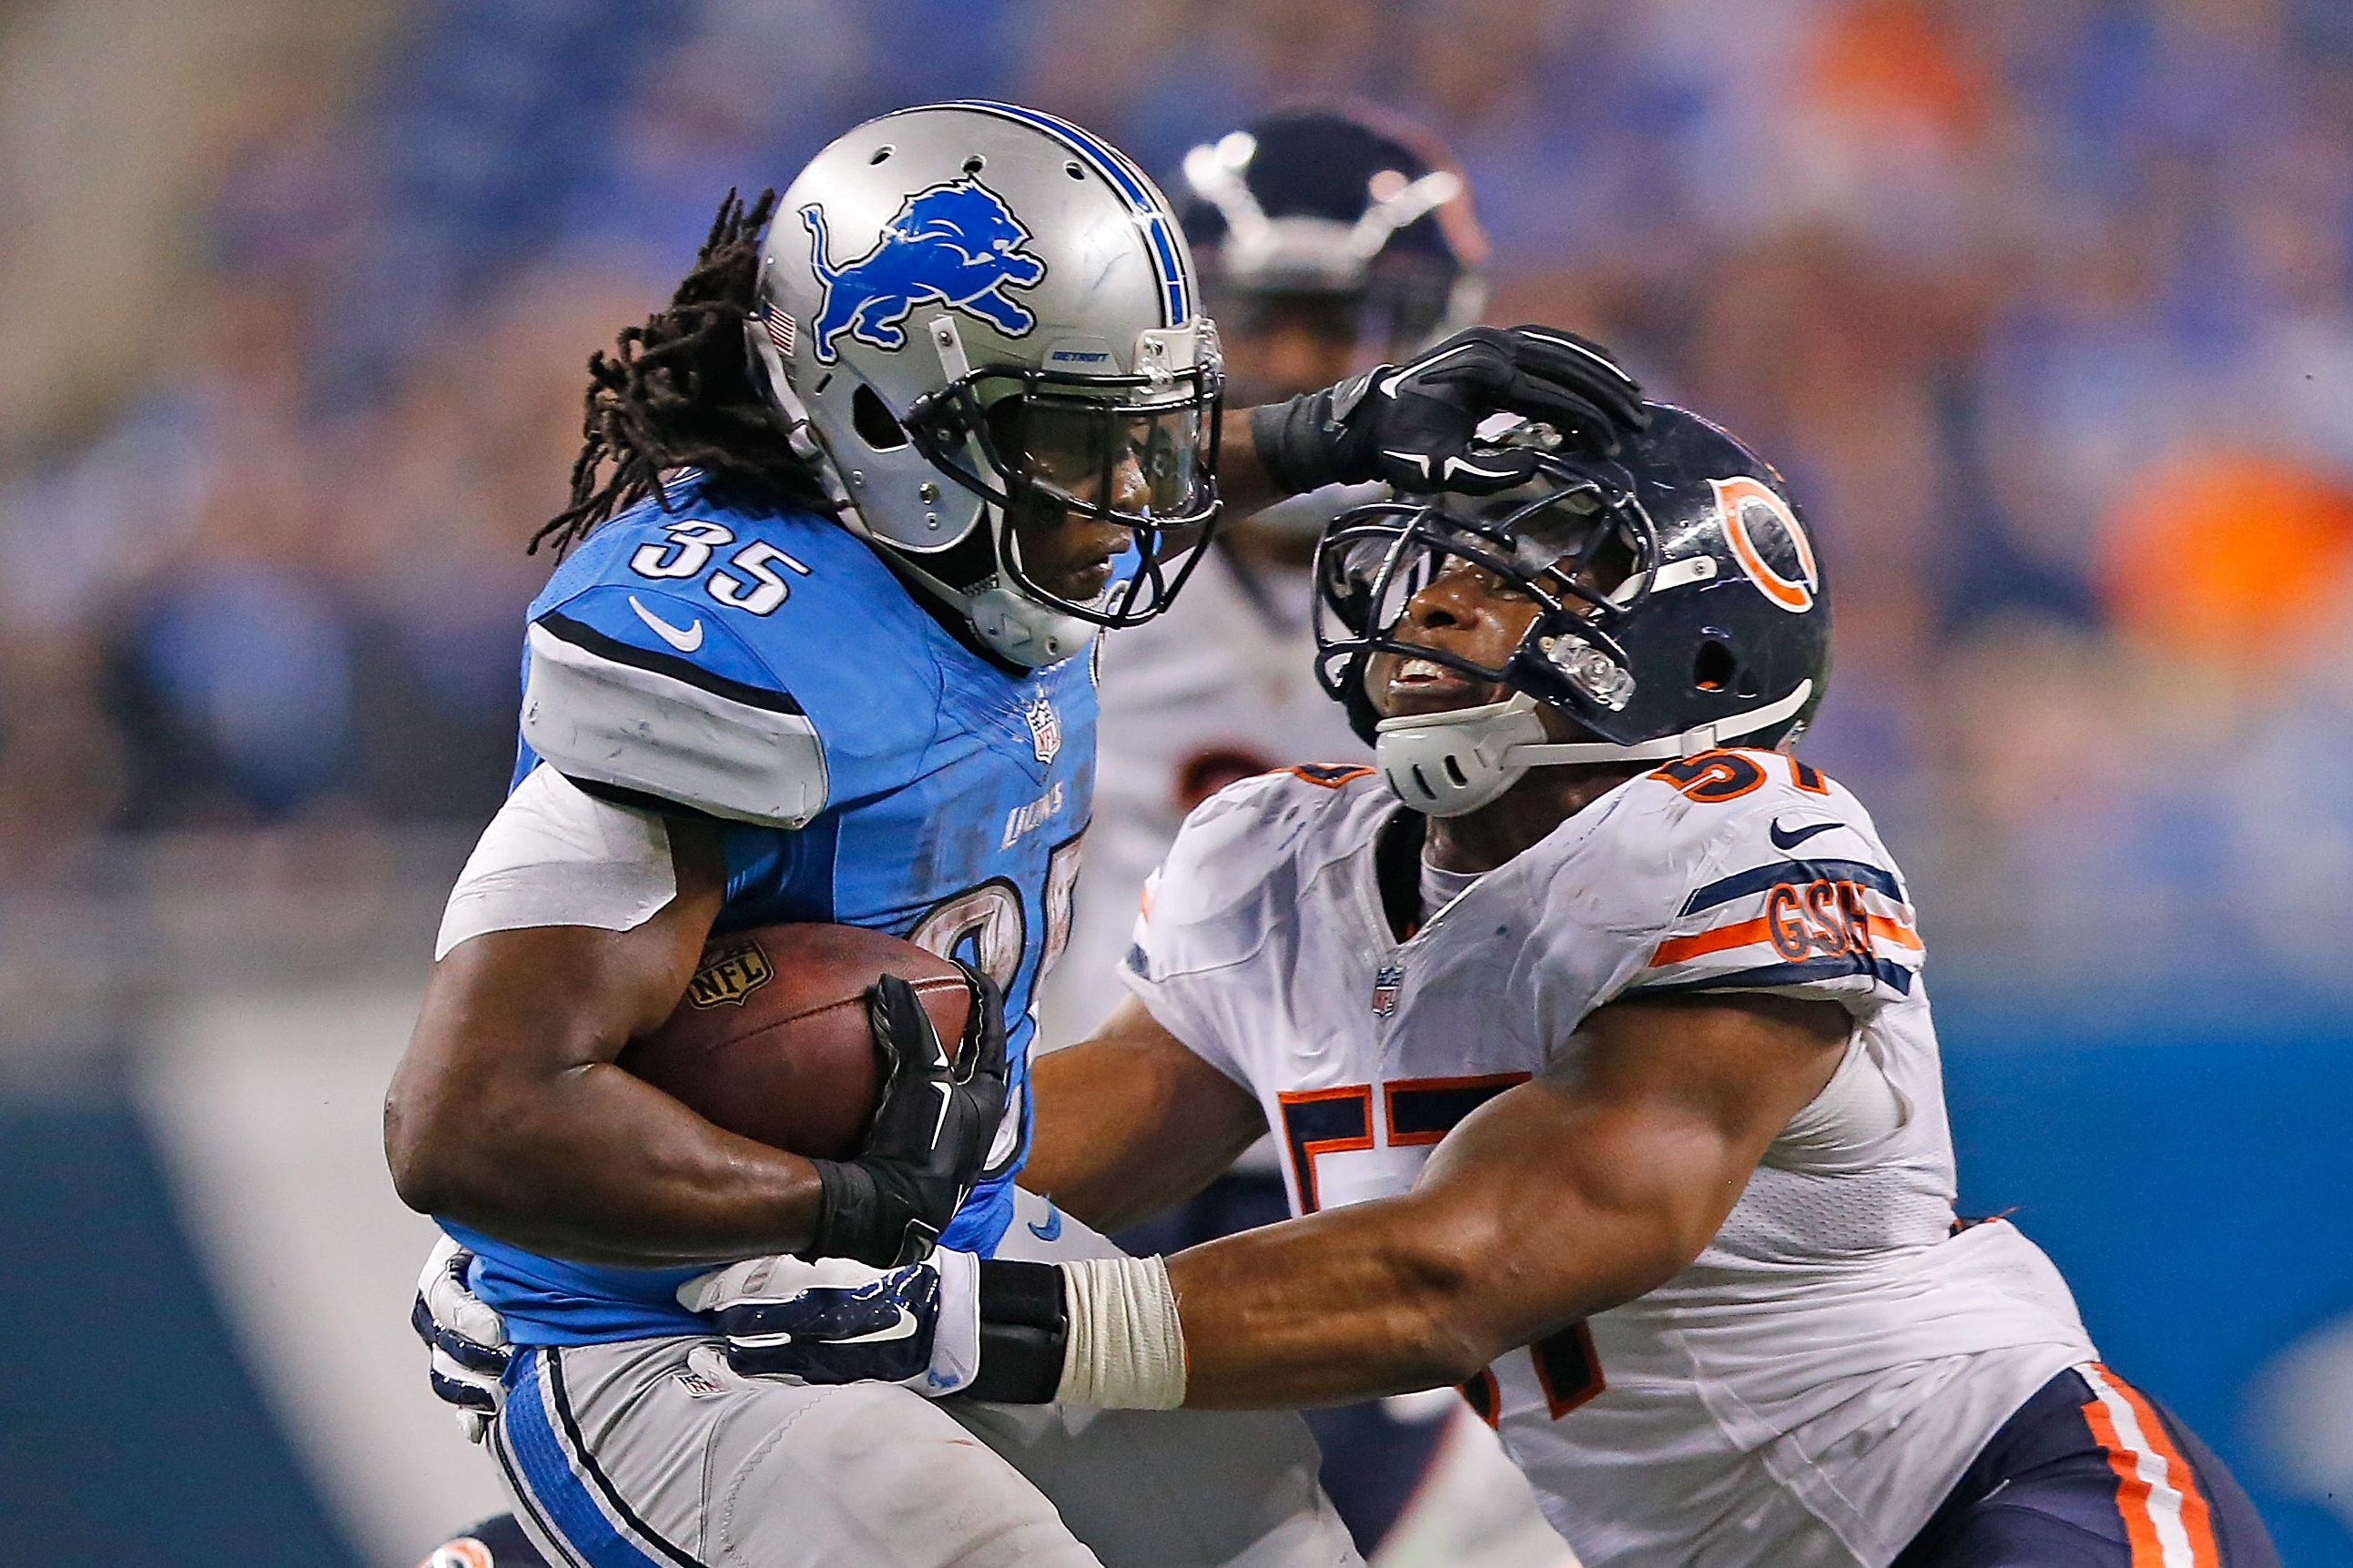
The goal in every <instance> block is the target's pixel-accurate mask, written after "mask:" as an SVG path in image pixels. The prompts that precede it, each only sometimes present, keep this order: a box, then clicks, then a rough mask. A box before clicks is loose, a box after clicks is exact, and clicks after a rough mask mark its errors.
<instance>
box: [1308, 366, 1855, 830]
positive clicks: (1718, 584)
mask: <svg viewBox="0 0 2353 1568" xmlns="http://www.w3.org/2000/svg"><path fill="white" fill-rule="evenodd" d="M1650 408H1651V425H1650V428H1649V429H1647V430H1645V431H1643V432H1642V433H1641V435H1639V436H1636V437H1630V438H1629V439H1628V440H1627V442H1626V444H1625V446H1624V447H1623V449H1622V450H1621V451H1620V454H1619V455H1618V457H1617V458H1614V459H1613V458H1598V457H1591V456H1586V455H1572V454H1570V453H1568V452H1567V451H1563V450H1552V451H1551V452H1550V453H1549V455H1548V456H1547V457H1546V458H1545V459H1544V461H1543V463H1542V465H1541V471H1540V472H1539V474H1538V476H1537V478H1536V479H1535V480H1534V481H1532V482H1531V483H1530V484H1527V485H1525V486H1523V487H1521V488H1520V489H1516V490H1513V491H1509V492H1507V493H1505V494H1504V495H1502V496H1496V497H1490V498H1487V499H1485V500H1479V501H1472V500H1466V499H1464V498H1461V497H1452V496H1443V497H1430V498H1413V499H1411V500H1396V501H1388V502H1381V503H1378V504H1376V505H1372V506H1366V507H1359V508H1357V509H1356V510H1353V511H1351V512H1348V513H1346V514H1345V515H1344V516H1342V517H1341V518H1339V519H1338V520H1337V521H1335V522H1334V524H1333V525H1332V528H1331V529H1330V531H1328V532H1327V533H1326V534H1325V536H1324V541H1323V542H1322V544H1321V546H1320V547H1319V548H1318V550H1317V552H1316V563H1315V579H1316V591H1317V592H1316V598H1317V603H1316V606H1315V636H1316V646H1317V654H1316V663H1317V670H1316V673H1317V676H1318V678H1319V679H1321V680H1322V681H1323V683H1324V689H1325V690H1326V691H1328V692H1329V693H1331V694H1332V696H1334V697H1335V698H1337V699H1338V700H1340V701H1342V702H1344V703H1345V704H1346V705H1347V709H1348V714H1349V718H1350V720H1351V721H1352V722H1353V723H1354V724H1355V726H1356V731H1357V732H1358V733H1359V734H1361V735H1363V736H1364V737H1365V739H1366V740H1367V741H1370V742H1373V746H1374V752H1375V760H1376V762H1377V763H1378V765H1379V766H1380V768H1381V771H1382V773H1383V774H1384V776H1385V777H1386V778H1387V779H1388V784H1389V787H1390V788H1391V789H1392V790H1393V791H1395V792H1396V794H1397V795H1398V798H1399V799H1401V800H1403V801H1404V802H1405V803H1406V804H1407V805H1409V806H1412V807H1413V808H1414V809H1415V810H1417V811H1420V812H1422V813H1424V814H1425V815H1428V816H1460V815H1461V814H1462V813H1464V812H1468V811H1475V810H1477V809H1478V808H1479V807H1480V806H1482V805H1486V804H1487V803H1488V802H1490V801H1492V800H1493V799H1495V798H1496V797H1497V796H1498V795H1502V794H1503V793H1504V791H1505V790H1507V789H1509V788H1511V787H1512V785H1513V784H1516V783H1517V782H1518V781H1519V780H1520V778H1521V777H1522V776H1523V775H1524V774H1525V773H1526V772H1527V770H1528V769H1529V768H1530V767H1541V766H1546V765H1558V764H1563V763H1631V762H1649V761H1656V760H1664V759H1670V758H1674V757H1681V756H1691V755H1694V754H1696V753H1698V752H1704V751H1708V750H1711V749H1713V748H1715V747H1716V746H1720V745H1725V744H1727V743H1731V742H1740V743H1742V744H1746V745H1752V746H1775V745H1781V744H1785V743H1787V742H1789V741H1791V740H1793V739H1795V737H1796V736H1797V735H1798V734H1799V732H1800V731H1803V730H1804V728H1805V726H1806V725H1807V723H1808V722H1809V721H1810V720H1811V719H1812V716H1813V712H1814V710H1815V708H1816V707H1817V706H1818V705H1819V704H1820V700H1821V696H1822V690H1823V683H1824V681H1825V679H1827V678H1828V676H1829V672H1830V603H1829V600H1828V598H1827V597H1826V595H1825V594H1824V592H1823V588H1822V576H1821V570H1820V564H1819V563H1818V561H1817V559H1816V556H1815V553H1814V546H1813V541H1812V537H1811V535H1810V532H1809V531H1808V529H1807V526H1806V522H1805V519H1804V516H1803V514H1802V513H1800V512H1799V510H1798V507H1797V503H1796V502H1795V501H1794V500H1791V499H1790V496H1789V493H1788V488H1787V486H1786V485H1785V484H1784V483H1783V481H1782V479H1781V477H1780V475H1779V474H1778V473H1776V472H1775V471H1774V469H1773V468H1772V466H1771V465H1770V464H1768V463H1767V462H1766V461H1765V460H1764V459H1763V458H1759V457H1757V455H1756V454H1755V453H1753V452H1751V451H1749V450H1748V449H1747V448H1746V447H1743V446H1742V445H1741V444H1740V443H1739V442H1737V441H1736V440H1734V439H1733V438H1732V437H1730V436H1729V435H1727V434H1725V432H1724V431H1723V430H1721V429H1719V428H1717V427H1716V426H1714V425H1712V424H1710V423H1709V422H1708V421H1706V420H1705V419H1703V418H1701V417H1700V416H1697V415H1695V414H1692V413H1689V412H1687V411H1685V410H1683V409H1681V408H1675V407H1671V406H1668V405H1662V404H1653V405H1650ZM1549 437H1550V432H1548V431H1546V430H1545V429H1544V428H1543V427H1542V426H1523V427H1522V429H1521V431H1520V432H1518V433H1517V434H1516V435H1515V436H1514V437H1511V438H1512V439H1516V440H1519V441H1522V442H1524V443H1526V444H1530V445H1536V446H1539V447H1551V446H1556V443H1553V442H1551V441H1550V440H1549ZM1461 563H1468V564H1470V565H1472V566H1476V567H1480V568H1482V569H1484V570H1485V571H1487V572H1489V573H1492V574H1493V575H1494V576H1495V577H1496V578H1497V579H1499V580H1501V581H1502V582H1504V584H1508V585H1509V586H1510V587H1511V589H1512V590H1513V591H1514V592H1515V593H1518V594H1521V595H1525V596H1526V597H1528V598H1529V599H1531V600H1533V601H1534V602H1535V605H1537V606H1538V613H1537V615H1536V617H1535V622H1534V623H1533V624H1532V625H1531V626H1529V627H1528V630H1527V632H1526V634H1525V636H1524V637H1522V638H1521V639H1520V642H1519V644H1518V646H1517V647H1514V649H1513V651H1512V654H1511V657H1510V658H1508V659H1507V660H1506V661H1505V662H1504V665H1503V666H1502V667H1501V668H1487V667H1485V666H1483V665H1480V664H1477V663H1474V662H1473V661H1472V660H1470V659H1468V658H1462V657H1460V656H1458V655H1456V654H1454V653H1451V652H1450V651H1448V650H1445V649H1441V648H1434V647H1422V646H1419V645H1418V644H1413V643H1409V642H1405V641H1401V640H1399V639H1398V636H1397V632H1398V626H1399V623H1400V622H1401V621H1402V620H1403V619H1404V617H1405V615H1406V611H1407V607H1408V605H1409V603H1410V601H1411V600H1412V598H1413V596H1414V595H1415V594H1417V593H1419V591H1420V590H1421V588H1422V587H1424V586H1425V585H1427V584H1429V583H1430V582H1431V581H1433V580H1434V579H1436V578H1437V577H1438V576H1440V574H1444V573H1446V572H1449V571H1451V570H1455V569H1456V568H1457V566H1458V565H1459V564H1461ZM1378 653H1394V654H1398V655H1401V656H1405V657H1410V658H1426V659H1433V660H1436V661H1437V662H1439V663H1440V664H1443V665H1447V666H1449V667H1451V668H1456V669H1459V670H1461V672H1463V673H1464V674H1466V675H1469V676H1471V677H1472V679H1478V680H1482V681H1490V682H1500V683H1501V684H1502V685H1503V686H1504V687H1505V688H1506V689H1508V691H1509V692H1510V695H1509V696H1508V697H1507V698H1505V699H1504V700H1502V701H1499V702H1492V703H1486V704H1482V705H1481V706H1478V707H1474V708H1468V709H1461V710H1455V711H1453V712H1449V713H1431V714H1419V715H1410V716H1401V717H1397V718H1389V719H1384V718H1382V717H1381V716H1380V715H1379V714H1378V713H1377V711H1376V710H1374V708H1373V705H1372V702H1371V700H1370V699H1369V698H1368V697H1367V696H1366V689H1365V678H1366V668H1367V665H1368V663H1369V661H1370V660H1371V658H1373V656H1374V655H1376V654H1378ZM1540 706H1541V707H1549V708H1551V709H1553V710H1555V711H1556V712H1558V713H1561V714H1564V715H1566V716H1567V717H1568V718H1569V719H1570V720H1572V721H1574V722H1575V724H1576V726H1577V728H1578V729H1579V730H1581V731H1584V732H1585V734H1586V735H1587V736H1588V737H1590V738H1589V739H1585V740H1576V741H1567V742H1560V741H1555V740H1553V739H1552V738H1551V737H1550V736H1549V735H1548V734H1547V733H1546V729H1545V726H1544V722H1543V719H1542V717H1541V715H1540V713H1539V711H1538V710H1539V707H1540Z"/></svg>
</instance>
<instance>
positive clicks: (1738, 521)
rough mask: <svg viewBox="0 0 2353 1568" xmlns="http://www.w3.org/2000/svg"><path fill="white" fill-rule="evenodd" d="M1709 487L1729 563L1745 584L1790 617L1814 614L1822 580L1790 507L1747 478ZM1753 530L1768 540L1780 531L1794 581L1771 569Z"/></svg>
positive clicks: (1715, 481)
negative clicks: (1793, 564)
mask: <svg viewBox="0 0 2353 1568" xmlns="http://www.w3.org/2000/svg"><path fill="white" fill-rule="evenodd" d="M1707 482H1708V483H1709V484H1710V485H1711V486H1713V487H1715V507H1716V511H1717V513H1718V515H1720V516H1721V517H1722V518H1723V519H1724V537H1725V542H1727V543H1729V544H1730V545H1731V546H1732V555H1733V559H1734V560H1736V561H1737V562H1739V563H1740V569H1741V571H1743V572H1745V573H1746V574H1747V575H1748V580H1749V581H1750V582H1752V583H1754V584H1757V588H1758V589H1759V590H1760V591H1761V592H1762V593H1763V594H1764V595H1765V596H1766V597H1767V598H1768V599H1770V600H1772V601H1773V602H1774V603H1775V604H1777V605H1780V606H1781V607H1782V608H1783V609H1785V610H1788V612H1789V613H1790V614H1792V615H1803V614H1805V612H1807V611H1808V610H1810V609H1812V608H1813V607H1814V587H1815V584H1817V583H1818V582H1820V578H1821V574H1820V571H1819V570H1817V569H1816V567H1815V565H1814V548H1813V546H1812V545H1810V544H1809V543H1807V542H1806V531H1805V529H1804V528H1803V527H1801V526H1799V522H1798V519H1797V517H1796V515H1795V514H1794V513H1792V512H1791V511H1790V510H1789V503H1788V501H1785V500H1782V499H1781V498H1780V497H1779V496H1778V495H1776V494H1774V493H1773V491H1772V489H1770V488H1769V487H1767V486H1766V485H1764V484H1761V483H1759V482H1758V481H1757V480H1755V479H1750V478H1748V477H1747V476H1746V475H1745V474H1744V475H1741V476H1739V477H1737V478H1734V479H1710V480H1708V481H1707ZM1752 530H1754V531H1762V532H1765V533H1766V534H1767V536H1768V538H1769V535H1770V534H1771V533H1772V532H1773V531H1779V532H1780V533H1781V534H1783V535H1784V536H1786V537H1787V538H1788V542H1789V548H1790V549H1791V551H1793V552H1795V553H1796V556H1797V567H1798V574H1797V575H1796V576H1795V577H1785V576H1783V575H1782V574H1780V573H1779V572H1778V571H1776V570H1775V569H1774V566H1773V563H1771V562H1770V561H1768V560H1767V559H1766V557H1765V552H1764V551H1763V550H1761V549H1759V548H1758V546H1757V532H1753V531H1752Z"/></svg>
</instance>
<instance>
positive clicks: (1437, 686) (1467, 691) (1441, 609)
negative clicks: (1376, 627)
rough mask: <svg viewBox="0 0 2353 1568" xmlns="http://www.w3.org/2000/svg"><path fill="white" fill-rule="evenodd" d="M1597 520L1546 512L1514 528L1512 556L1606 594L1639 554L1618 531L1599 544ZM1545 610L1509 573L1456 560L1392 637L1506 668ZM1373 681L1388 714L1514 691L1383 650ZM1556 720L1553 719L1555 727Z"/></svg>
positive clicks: (1371, 688) (1419, 596) (1370, 666)
mask: <svg viewBox="0 0 2353 1568" xmlns="http://www.w3.org/2000/svg"><path fill="white" fill-rule="evenodd" d="M1594 526H1595V525H1594V524H1593V523H1592V522H1591V521H1589V520H1588V519H1587V518H1585V517H1583V516H1582V515H1578V514H1573V513H1570V512H1567V511H1566V510H1559V509H1555V510H1548V511H1546V512H1544V513H1541V514H1539V515H1538V516H1536V517H1535V518H1533V519H1529V520H1526V521H1525V522H1524V523H1523V525H1522V526H1521V527H1520V528H1519V529H1518V530H1517V531H1516V532H1515V534H1514V538H1515V541H1516V546H1517V547H1516V549H1515V551H1514V554H1515V556H1516V557H1517V560H1518V562H1519V563H1520V564H1521V565H1523V566H1525V568H1527V569H1528V570H1529V572H1530V573H1531V574H1535V573H1538V572H1541V571H1543V570H1545V569H1546V567H1547V563H1549V570H1551V571H1553V572H1556V573H1560V574H1564V575H1566V576H1567V577H1568V578H1569V579H1571V580H1572V581H1574V582H1576V583H1577V584H1579V585H1581V586H1582V587H1585V588H1587V589H1589V590H1592V591H1595V592H1597V593H1605V592H1607V591H1609V590H1610V589H1612V588H1615V587H1617V586H1618V585H1619V584H1620V583H1622V582H1624V581H1625V579H1626V576H1627V574H1628V573H1629V572H1630V571H1631V570H1632V568H1633V555H1632V552H1631V550H1630V548H1629V547H1628V546H1627V545H1626V543H1625V542H1624V541H1623V539H1622V538H1620V537H1619V536H1616V535H1614V534H1612V535H1609V536H1606V537H1603V538H1602V539H1600V540H1599V542H1595V541H1594V539H1593V534H1592V529H1593V528H1594ZM1568 602H1569V603H1571V604H1572V605H1573V604H1574V603H1575V601H1574V600H1570V601H1568ZM1544 609H1545V606H1544V605H1543V604H1542V602H1541V601H1539V600H1538V599H1537V598H1536V596H1535V595H1533V594H1531V593H1530V592H1529V591H1528V590H1527V589H1526V588H1525V587H1524V586H1522V585H1521V584H1519V583H1518V582H1516V581H1514V579H1512V578H1511V577H1508V576H1504V575H1503V574H1499V573H1496V572H1493V571H1490V570H1489V569H1487V568H1486V567H1484V566H1481V565H1478V564H1476V563H1472V562H1470V561H1467V560H1464V559H1462V558H1461V557H1459V556H1451V557H1447V558H1445V560H1444V562H1443V563H1442V565H1441V566H1440V568H1439V570H1438V571H1437V574H1436V575H1434V576H1432V577H1431V578H1430V581H1429V582H1428V583H1426V584H1423V585H1422V586H1421V588H1420V589H1419V590H1418V591H1417V592H1416V593H1415V594H1414V595H1413V596H1412V597H1411V598H1410V599H1409V600H1407V601H1406V607H1405V613H1404V615H1403V616H1400V617H1399V618H1398V622H1397V626H1396V630H1395V632H1394V634H1393V635H1394V637H1396V640H1398V642H1401V643H1406V644H1409V645H1411V646H1416V647H1429V648H1436V649H1440V650H1442V651H1444V652H1446V653H1449V654H1451V655H1453V656H1454V657H1456V658H1463V659H1468V660H1469V661H1471V662H1472V663H1473V664H1477V665H1480V666H1482V667H1483V668H1488V669H1500V668H1503V667H1504V664H1505V663H1507V662H1508V661H1509V660H1510V659H1511V657H1512V654H1513V651H1514V649H1516V648H1517V647H1519V646H1520V640H1521V639H1522V638H1523V637H1526V636H1527V634H1528V628H1529V627H1530V626H1534V625H1535V622H1536V618H1537V616H1541V615H1542V614H1543V613H1544ZM1365 684H1366V696H1367V697H1369V698H1370V699H1371V700H1372V703H1373V706H1374V708H1375V709H1376V710H1378V711H1379V712H1380V714H1381V716H1382V717H1384V718H1389V717H1393V716H1395V715H1398V714H1410V713H1446V712H1452V711H1454V710H1457V709H1461V708H1474V707H1477V706H1479V705H1480V704H1482V703H1487V702H1500V701H1502V700H1504V698H1505V697H1506V696H1508V695H1510V693H1509V691H1508V689H1506V688H1505V687H1504V684H1503V683H1502V682H1500V681H1493V680H1482V679H1479V678H1478V677H1477V676H1474V675H1471V674H1469V673H1467V672H1465V671H1463V670H1460V669H1456V668H1452V667H1451V666H1450V665H1446V664H1441V663H1440V662H1439V661H1438V660H1436V659H1421V658H1412V657H1410V656H1409V655H1403V654H1396V653H1380V654H1376V655H1374V656H1373V658H1371V659H1369V660H1368V661H1366V669H1365ZM1551 721H1552V719H1551V716H1549V715H1548V717H1547V727H1550V724H1551Z"/></svg>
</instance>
